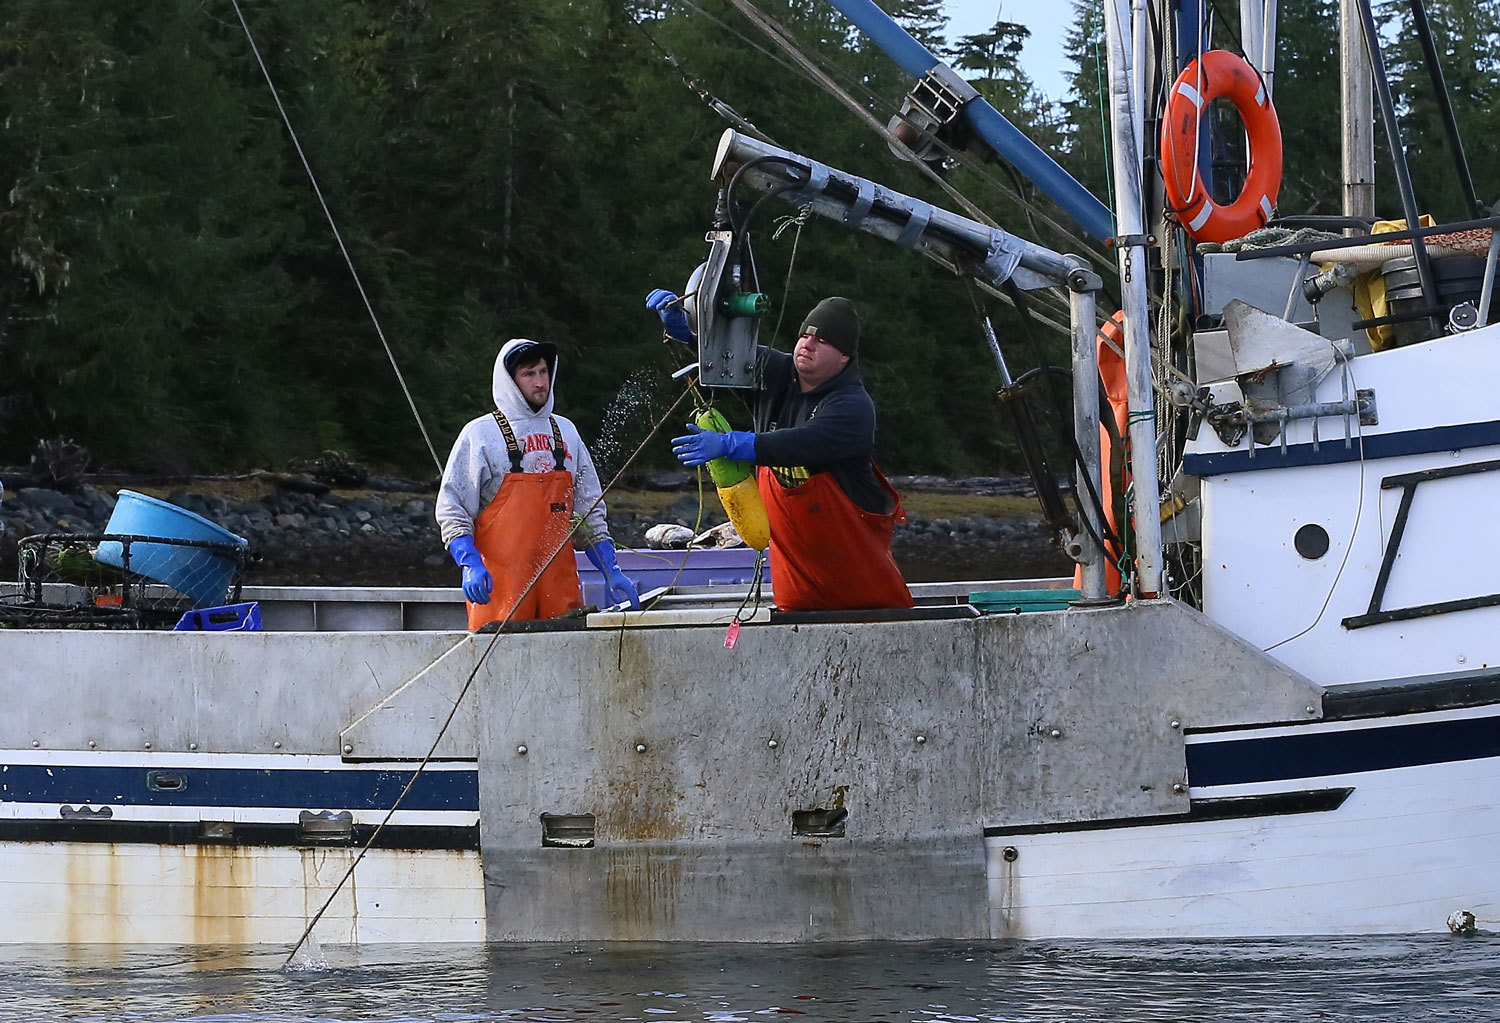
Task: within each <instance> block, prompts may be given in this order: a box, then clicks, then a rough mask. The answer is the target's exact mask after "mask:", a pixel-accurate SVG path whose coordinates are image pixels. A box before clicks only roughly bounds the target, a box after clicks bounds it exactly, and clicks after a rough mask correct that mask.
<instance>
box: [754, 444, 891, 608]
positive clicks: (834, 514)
mask: <svg viewBox="0 0 1500 1023" xmlns="http://www.w3.org/2000/svg"><path fill="white" fill-rule="evenodd" d="M875 478H876V479H877V480H878V481H879V482H880V485H881V487H883V488H884V489H885V490H886V491H887V492H888V493H889V494H890V495H891V504H892V510H891V511H889V512H887V513H885V514H884V515H882V514H879V513H877V512H867V511H865V510H864V509H863V508H860V507H859V506H858V505H856V504H855V503H854V502H853V501H851V500H849V496H848V495H847V494H845V493H844V492H843V490H841V489H840V488H839V485H838V483H837V482H835V481H834V478H833V474H832V473H828V472H817V473H813V474H812V475H811V476H809V477H808V479H807V482H805V483H803V484H801V485H800V486H796V487H786V486H783V485H782V483H781V482H780V481H779V480H777V478H776V474H775V473H773V472H772V471H771V470H770V469H769V468H767V467H766V466H761V467H760V469H759V470H758V475H757V477H756V482H757V484H758V485H759V486H760V498H761V500H762V501H763V502H764V503H765V506H766V518H767V520H768V521H769V522H770V524H771V590H772V595H773V596H774V597H775V599H776V606H777V607H778V608H780V609H781V610H783V611H854V610H857V609H860V608H886V607H911V606H912V599H911V591H910V590H908V589H907V588H906V580H904V579H902V578H901V570H900V569H899V568H897V567H896V559H895V558H893V557H892V556H891V534H892V533H893V532H895V529H896V523H897V522H905V521H906V512H905V511H904V510H903V509H902V507H901V497H900V495H898V494H897V493H896V488H895V487H892V486H891V484H890V482H889V481H888V480H886V478H885V476H884V475H883V474H882V473H881V471H880V470H879V469H876V470H875Z"/></svg>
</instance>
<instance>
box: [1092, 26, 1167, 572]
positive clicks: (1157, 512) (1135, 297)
mask: <svg viewBox="0 0 1500 1023" xmlns="http://www.w3.org/2000/svg"><path fill="white" fill-rule="evenodd" d="M1137 2H1139V0H1137ZM1132 7H1133V5H1132V3H1131V0H1105V4H1104V22H1105V36H1106V42H1107V44H1108V53H1109V95H1110V105H1111V110H1110V113H1111V116H1110V151H1111V152H1110V155H1111V158H1112V161H1113V164H1114V171H1115V219H1116V224H1117V225H1118V228H1119V236H1118V237H1117V238H1116V240H1115V242H1116V243H1115V251H1116V253H1117V256H1118V260H1119V265H1120V305H1121V309H1122V311H1123V312H1124V314H1125V375H1126V378H1127V381H1128V386H1129V404H1130V429H1129V436H1130V451H1131V453H1132V454H1131V462H1132V466H1133V472H1132V476H1131V481H1132V483H1131V485H1132V490H1133V493H1134V498H1133V500H1132V502H1131V510H1132V512H1133V515H1134V519H1135V542H1136V550H1135V563H1136V588H1137V592H1138V593H1139V595H1141V596H1149V597H1154V596H1156V595H1157V594H1158V593H1160V592H1161V575H1162V557H1161V518H1160V516H1161V497H1160V493H1159V490H1158V487H1157V480H1156V411H1155V409H1156V403H1155V391H1154V387H1153V380H1152V374H1151V335H1150V320H1149V318H1148V305H1147V297H1146V275H1147V273H1148V272H1149V266H1148V264H1147V261H1146V223H1145V211H1144V202H1143V199H1142V190H1141V147H1140V144H1139V140H1140V138H1141V132H1142V119H1141V116H1140V113H1141V112H1140V108H1139V107H1138V106H1136V105H1135V103H1134V102H1133V99H1134V97H1135V96H1137V95H1139V94H1140V92H1141V91H1143V90H1141V89H1140V88H1139V87H1138V85H1137V84H1136V83H1133V82H1132V78H1133V77H1134V74H1139V73H1141V72H1142V71H1143V70H1144V69H1142V68H1139V67H1136V68H1134V69H1132V67H1131V62H1130V59H1129V56H1128V54H1129V50H1128V49H1127V42H1128V37H1127V33H1128V31H1129V28H1128V26H1130V25H1131V23H1132V19H1133V17H1134V11H1133V10H1132Z"/></svg>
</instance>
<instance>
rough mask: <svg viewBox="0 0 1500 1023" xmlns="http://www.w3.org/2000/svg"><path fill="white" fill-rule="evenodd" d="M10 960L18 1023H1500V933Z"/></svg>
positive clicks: (90, 953)
mask: <svg viewBox="0 0 1500 1023" xmlns="http://www.w3.org/2000/svg"><path fill="white" fill-rule="evenodd" d="M285 955H286V950H285V949H269V948H267V949H255V950H251V951H248V952H247V951H243V950H228V949H204V948H191V949H185V948H175V947H164V946H150V947H137V948H124V949H110V948H106V947H101V946H88V947H82V946H80V947H72V948H63V949H59V948H42V947H37V946H0V957H3V960H4V969H5V974H6V976H7V977H8V978H9V979H8V981H7V982H6V984H5V986H4V990H3V993H0V1018H3V1019H6V1020H70V1021H73V1020H77V1021H98V1023H104V1021H131V1023H144V1021H166V1020H192V1021H195V1023H241V1021H276V1023H290V1021H318V1023H339V1021H354V1020H359V1021H373V1020H387V1021H401V1023H415V1021H429V1020H444V1021H466V1020H516V1021H559V1023H560V1021H572V1020H598V1021H604V1020H632V1021H646V1023H673V1021H697V1020H703V1021H722V1023H728V1021H737V1020H745V1021H756V1020H768V1019H778V1018H780V1019H787V1020H791V1019H795V1018H798V1017H802V1018H805V1019H808V1020H847V1021H855V1020H881V1021H889V1020H912V1021H919V1023H944V1021H958V1020H962V1021H970V1020H974V1021H978V1020H1001V1021H1007V1023H1012V1021H1015V1023H1019V1021H1043V1020H1047V1021H1050V1020H1068V1021H1076V1020H1111V1021H1113V1020H1174V1021H1175V1020H1297V1021H1305V1020H1320V1021H1326V1020H1402V1021H1405V1020H1465V1021H1478V1020H1494V1019H1500V937H1484V936H1481V937H1478V938H1471V939H1458V938H1447V937H1436V936H1423V937H1411V938H1362V939H1357V940H1351V939H1328V940H1311V941H1302V940H1298V941H1295V942H1293V941H1286V940H1277V941H1225V942H1191V943H1187V942H1132V943H1118V944H1102V943H1093V942H1090V943H1048V944H1038V943H1029V944H985V945H955V944H936V945H915V946H914V945H861V946H835V947H812V946H794V947H787V946H764V945H753V946H746V945H601V944H598V943H591V944H580V945H522V946H495V947H490V948H482V947H478V946H473V945H457V946H454V945H450V946H436V947H435V946H430V945H426V946H383V947H381V948H379V949H375V950H371V949H364V950H356V949H350V948H329V949H325V950H323V956H324V957H325V958H326V960H327V965H326V968H321V969H315V970H307V971H301V972H283V971H282V970H281V964H282V960H283V959H284V958H285Z"/></svg>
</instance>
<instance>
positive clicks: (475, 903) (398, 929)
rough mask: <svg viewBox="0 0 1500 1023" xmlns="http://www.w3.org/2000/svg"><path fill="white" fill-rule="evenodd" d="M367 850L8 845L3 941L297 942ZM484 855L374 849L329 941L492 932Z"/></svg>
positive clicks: (340, 907)
mask: <svg viewBox="0 0 1500 1023" xmlns="http://www.w3.org/2000/svg"><path fill="white" fill-rule="evenodd" d="M357 853H358V850H357V849H349V848H340V849H281V848H263V847H245V846H211V845H174V846H157V845H144V844H142V845H134V844H104V843H97V844H85V843H62V842H56V843H51V842H46V843H42V842H39V843H18V842H3V843H0V919H3V920H5V921H6V924H5V926H4V928H3V929H0V941H5V942H47V943H53V942H102V943H111V944H114V943H135V942H167V943H189V944H231V945H240V944H256V943H272V944H286V945H290V944H291V943H292V942H295V941H296V940H297V938H298V937H300V936H301V934H302V931H303V929H304V928H305V927H306V926H307V923H308V921H309V920H311V919H312V917H313V915H314V914H315V913H316V912H317V911H318V909H319V907H321V906H322V904H323V901H324V900H325V899H326V898H327V897H328V894H329V893H330V892H332V891H333V889H334V886H335V885H337V884H338V881H339V879H340V878H342V877H343V875H344V873H345V872H346V871H347V870H348V867H349V864H350V862H351V861H352V860H353V858H354V856H355V855H356V854H357ZM484 935H485V927H484V881H483V876H482V870H481V866H480V859H479V854H478V853H475V852H461V851H449V850H389V849H372V850H370V852H369V853H368V854H367V855H366V856H365V858H364V860H363V861H361V863H360V865H359V867H358V869H357V870H356V872H355V876H354V878H353V879H352V880H351V881H350V882H349V883H348V884H346V885H345V886H344V888H343V890H342V891H340V893H339V896H338V898H337V899H336V900H335V901H334V903H333V905H332V906H331V907H330V908H329V910H328V912H327V913H326V914H324V916H323V918H322V920H321V921H319V923H318V926H317V928H316V930H315V931H314V936H315V937H316V938H317V939H318V940H319V941H320V942H323V943H370V942H394V941H401V942H413V941H417V942H427V941H483V940H484Z"/></svg>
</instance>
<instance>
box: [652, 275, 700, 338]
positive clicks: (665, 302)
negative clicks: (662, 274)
mask: <svg viewBox="0 0 1500 1023" xmlns="http://www.w3.org/2000/svg"><path fill="white" fill-rule="evenodd" d="M646 308H647V309H652V310H655V312H656V315H658V316H660V317H661V325H662V327H663V328H665V330H666V332H667V335H668V336H669V337H675V338H676V339H677V340H679V341H686V342H688V343H689V344H691V343H692V342H693V341H694V340H695V338H694V337H693V328H692V326H691V325H690V324H689V323H688V317H687V312H686V311H685V310H684V309H683V308H682V303H681V302H679V301H678V300H677V295H676V294H675V293H674V292H671V291H668V290H667V289H666V288H657V289H656V290H655V291H653V292H651V294H649V295H647V296H646Z"/></svg>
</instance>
